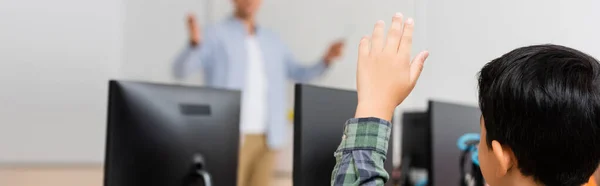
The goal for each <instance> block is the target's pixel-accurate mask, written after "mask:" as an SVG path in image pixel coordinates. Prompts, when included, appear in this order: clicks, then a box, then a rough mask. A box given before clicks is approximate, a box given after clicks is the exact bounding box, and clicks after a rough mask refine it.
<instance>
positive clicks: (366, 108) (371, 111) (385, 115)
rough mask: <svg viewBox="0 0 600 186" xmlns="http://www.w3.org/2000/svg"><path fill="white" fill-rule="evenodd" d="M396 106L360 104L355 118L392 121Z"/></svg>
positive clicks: (371, 103)
mask: <svg viewBox="0 0 600 186" xmlns="http://www.w3.org/2000/svg"><path fill="white" fill-rule="evenodd" d="M395 109H396V106H394V105H392V104H382V103H373V102H370V103H369V102H366V103H358V105H357V106H356V114H355V115H354V117H355V118H369V117H375V118H380V119H383V120H386V121H391V120H392V116H393V114H394V110H395Z"/></svg>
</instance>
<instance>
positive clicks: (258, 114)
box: [173, 0, 344, 186]
mask: <svg viewBox="0 0 600 186" xmlns="http://www.w3.org/2000/svg"><path fill="white" fill-rule="evenodd" d="M233 4H234V5H235V13H234V15H233V16H232V17H231V18H228V19H226V20H224V21H223V22H221V23H219V24H216V25H214V26H213V27H210V28H207V29H205V30H204V31H202V36H201V34H200V29H199V27H198V25H197V24H196V21H195V18H194V16H193V15H189V16H188V27H189V34H190V44H189V46H188V47H186V49H185V50H184V51H183V52H182V53H181V54H180V56H179V57H178V58H177V60H176V61H175V63H174V66H173V74H174V76H175V77H176V78H178V79H181V78H184V77H186V75H188V74H190V73H192V72H196V71H198V70H200V69H203V71H204V79H205V81H206V84H207V85H209V86H213V87H220V88H229V89H238V90H242V108H241V112H242V113H241V120H240V121H241V124H240V129H241V132H242V134H243V139H244V140H243V144H242V147H241V150H240V161H239V170H238V181H237V182H238V186H269V185H270V180H271V179H272V170H273V164H274V160H275V159H274V158H275V154H274V150H275V149H278V148H280V147H282V146H283V145H284V144H285V138H286V135H287V133H286V126H285V124H286V110H287V106H286V102H287V99H286V85H287V80H288V78H289V79H291V80H295V81H298V82H307V81H310V80H312V79H314V78H316V77H318V76H320V75H321V74H323V73H324V72H325V71H326V70H327V68H328V67H329V65H331V63H332V62H333V61H334V60H335V59H336V58H338V57H339V56H340V55H341V51H342V48H343V45H344V44H343V42H336V43H334V44H332V45H331V46H330V47H329V49H328V51H327V52H326V53H325V55H324V57H323V58H321V59H320V60H319V61H317V62H316V63H314V64H313V65H311V66H303V65H300V64H299V63H298V61H296V59H295V58H294V57H293V55H292V53H291V52H290V51H289V49H288V47H287V46H286V45H285V44H284V43H283V41H282V40H281V39H280V38H279V36H277V34H275V33H274V32H272V31H270V30H268V29H266V28H263V27H261V26H259V25H257V23H256V20H255V15H256V13H257V11H258V8H259V6H260V4H261V0H233Z"/></svg>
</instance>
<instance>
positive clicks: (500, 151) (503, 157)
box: [492, 140, 514, 177]
mask: <svg viewBox="0 0 600 186" xmlns="http://www.w3.org/2000/svg"><path fill="white" fill-rule="evenodd" d="M492 151H493V153H494V156H495V158H496V160H497V161H498V165H499V166H498V170H496V176H497V177H502V176H504V175H506V173H508V170H510V169H511V168H512V166H513V164H514V162H513V159H512V150H511V149H510V148H507V147H502V144H500V142H498V141H496V140H494V141H492Z"/></svg>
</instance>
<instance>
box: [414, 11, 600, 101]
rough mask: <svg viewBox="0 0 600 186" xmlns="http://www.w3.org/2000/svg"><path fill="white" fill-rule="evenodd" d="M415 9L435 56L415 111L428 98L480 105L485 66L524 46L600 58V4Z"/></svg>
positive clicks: (426, 71)
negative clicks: (543, 46) (561, 49)
mask: <svg viewBox="0 0 600 186" xmlns="http://www.w3.org/2000/svg"><path fill="white" fill-rule="evenodd" d="M417 3H418V4H417V6H416V7H417V9H416V11H417V12H419V13H418V16H417V21H419V20H421V21H423V20H425V22H426V32H425V33H426V42H425V43H426V44H425V47H426V48H428V49H429V50H430V51H431V55H430V58H429V59H428V60H427V62H426V64H425V69H424V71H423V75H422V77H421V80H420V82H419V83H420V84H419V85H418V86H417V89H416V91H415V92H414V93H413V95H414V96H415V98H414V99H415V107H417V108H424V107H425V104H426V100H427V99H429V98H433V99H438V100H448V101H453V102H460V103H467V104H469V105H476V104H477V82H476V74H477V72H478V71H479V70H480V68H481V67H482V66H483V65H484V64H485V63H487V62H489V61H491V60H492V59H494V58H496V57H499V56H500V55H502V54H504V53H507V52H508V51H510V50H512V49H515V48H517V47H520V46H525V45H532V44H543V43H555V44H562V45H567V46H570V47H574V48H577V49H580V50H583V51H585V52H588V53H590V54H591V55H593V56H595V57H597V58H598V57H600V47H598V46H597V45H598V43H600V35H598V34H597V33H600V25H599V24H598V19H599V18H600V12H599V11H598V10H599V9H600V1H596V0H530V1H520V0H504V1H471V0H453V1H447V0H419V1H417ZM418 26H420V25H418ZM416 42H419V41H416Z"/></svg>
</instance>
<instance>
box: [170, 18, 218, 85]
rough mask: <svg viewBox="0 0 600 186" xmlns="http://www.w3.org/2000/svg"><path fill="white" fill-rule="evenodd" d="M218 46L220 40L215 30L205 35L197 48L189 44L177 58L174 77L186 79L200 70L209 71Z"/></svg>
mask: <svg viewBox="0 0 600 186" xmlns="http://www.w3.org/2000/svg"><path fill="white" fill-rule="evenodd" d="M216 45H218V38H217V35H216V33H215V31H213V29H207V31H206V32H204V33H203V36H202V41H201V42H200V43H199V44H198V46H196V47H192V46H190V45H189V44H188V45H186V46H185V47H184V48H183V50H182V51H181V52H180V53H179V55H177V57H176V58H175V62H174V63H173V66H172V75H173V77H174V78H175V79H184V78H186V77H187V76H188V75H190V74H191V73H194V72H197V71H198V70H200V69H204V70H208V69H207V68H209V67H210V66H211V64H212V63H213V62H214V59H213V58H212V55H214V52H215V51H214V48H216Z"/></svg>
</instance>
